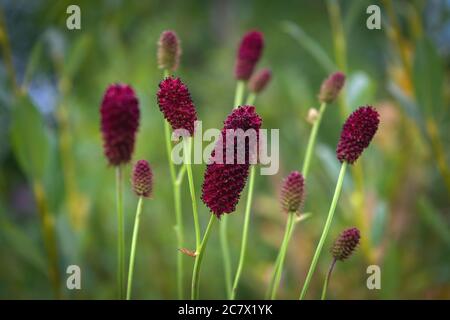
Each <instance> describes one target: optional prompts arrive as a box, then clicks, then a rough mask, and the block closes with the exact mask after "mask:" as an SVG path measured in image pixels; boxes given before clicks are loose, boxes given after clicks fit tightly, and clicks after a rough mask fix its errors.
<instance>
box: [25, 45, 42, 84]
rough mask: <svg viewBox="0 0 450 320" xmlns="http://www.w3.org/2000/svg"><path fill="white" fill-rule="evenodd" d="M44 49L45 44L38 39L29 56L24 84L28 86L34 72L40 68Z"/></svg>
mask: <svg viewBox="0 0 450 320" xmlns="http://www.w3.org/2000/svg"><path fill="white" fill-rule="evenodd" d="M42 49H43V44H42V41H37V42H36V44H35V45H34V46H33V49H32V50H31V53H30V57H29V58H28V63H27V67H26V69H25V75H24V78H23V86H24V87H27V86H28V83H29V82H30V80H31V78H32V76H33V74H34V72H36V69H37V68H38V65H39V63H41V62H42V61H41V58H42Z"/></svg>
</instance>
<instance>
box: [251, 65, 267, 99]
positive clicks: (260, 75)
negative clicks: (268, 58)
mask: <svg viewBox="0 0 450 320" xmlns="http://www.w3.org/2000/svg"><path fill="white" fill-rule="evenodd" d="M271 78H272V72H270V69H267V68H265V69H261V70H259V71H258V72H256V73H254V74H253V75H252V76H251V78H250V80H249V82H248V89H249V90H250V91H251V92H254V93H260V92H261V91H263V90H264V89H265V88H266V87H267V85H268V84H269V82H270V79H271Z"/></svg>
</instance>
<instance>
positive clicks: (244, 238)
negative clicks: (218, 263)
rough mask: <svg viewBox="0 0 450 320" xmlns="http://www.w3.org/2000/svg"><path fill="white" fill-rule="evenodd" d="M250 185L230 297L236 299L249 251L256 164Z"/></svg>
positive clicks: (252, 171)
mask: <svg viewBox="0 0 450 320" xmlns="http://www.w3.org/2000/svg"><path fill="white" fill-rule="evenodd" d="M249 180H250V182H249V186H248V195H247V203H246V207H245V216H244V228H243V230H242V243H241V252H240V254H239V263H238V267H237V270H236V276H235V278H234V282H233V289H232V291H231V296H230V299H231V300H234V298H235V296H236V290H237V287H238V284H239V279H240V277H241V273H242V268H243V267H244V260H245V254H246V251H247V238H248V228H249V222H250V212H251V208H252V198H253V189H254V184H255V166H252V167H251V168H250V178H249Z"/></svg>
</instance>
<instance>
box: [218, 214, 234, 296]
mask: <svg viewBox="0 0 450 320" xmlns="http://www.w3.org/2000/svg"><path fill="white" fill-rule="evenodd" d="M227 230H228V216H223V217H222V221H220V228H219V233H220V247H221V250H222V260H223V268H224V272H225V289H226V294H227V297H228V298H229V297H230V296H231V285H232V281H233V280H232V279H231V258H230V247H229V245H228V233H227Z"/></svg>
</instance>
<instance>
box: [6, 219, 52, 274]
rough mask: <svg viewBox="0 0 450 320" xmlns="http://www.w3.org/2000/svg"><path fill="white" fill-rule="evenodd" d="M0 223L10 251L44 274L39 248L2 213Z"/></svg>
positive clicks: (43, 263) (43, 262) (43, 260)
mask: <svg viewBox="0 0 450 320" xmlns="http://www.w3.org/2000/svg"><path fill="white" fill-rule="evenodd" d="M2 211H3V210H2ZM0 223H1V226H2V236H3V237H4V238H5V240H6V242H7V243H8V245H9V246H10V247H11V249H12V251H13V252H15V253H17V255H19V256H20V257H21V258H22V259H24V260H25V261H27V262H28V263H29V264H31V265H33V266H34V267H35V268H36V269H38V270H39V271H40V272H42V273H43V274H46V272H47V271H46V263H45V259H44V257H43V256H42V255H41V250H39V248H37V247H36V244H35V242H34V241H32V240H31V239H30V237H29V236H28V235H27V234H26V233H25V232H23V231H22V230H21V229H19V228H17V227H16V226H15V225H14V224H13V223H11V222H10V221H8V220H7V218H6V217H5V216H4V214H3V213H1V214H0Z"/></svg>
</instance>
